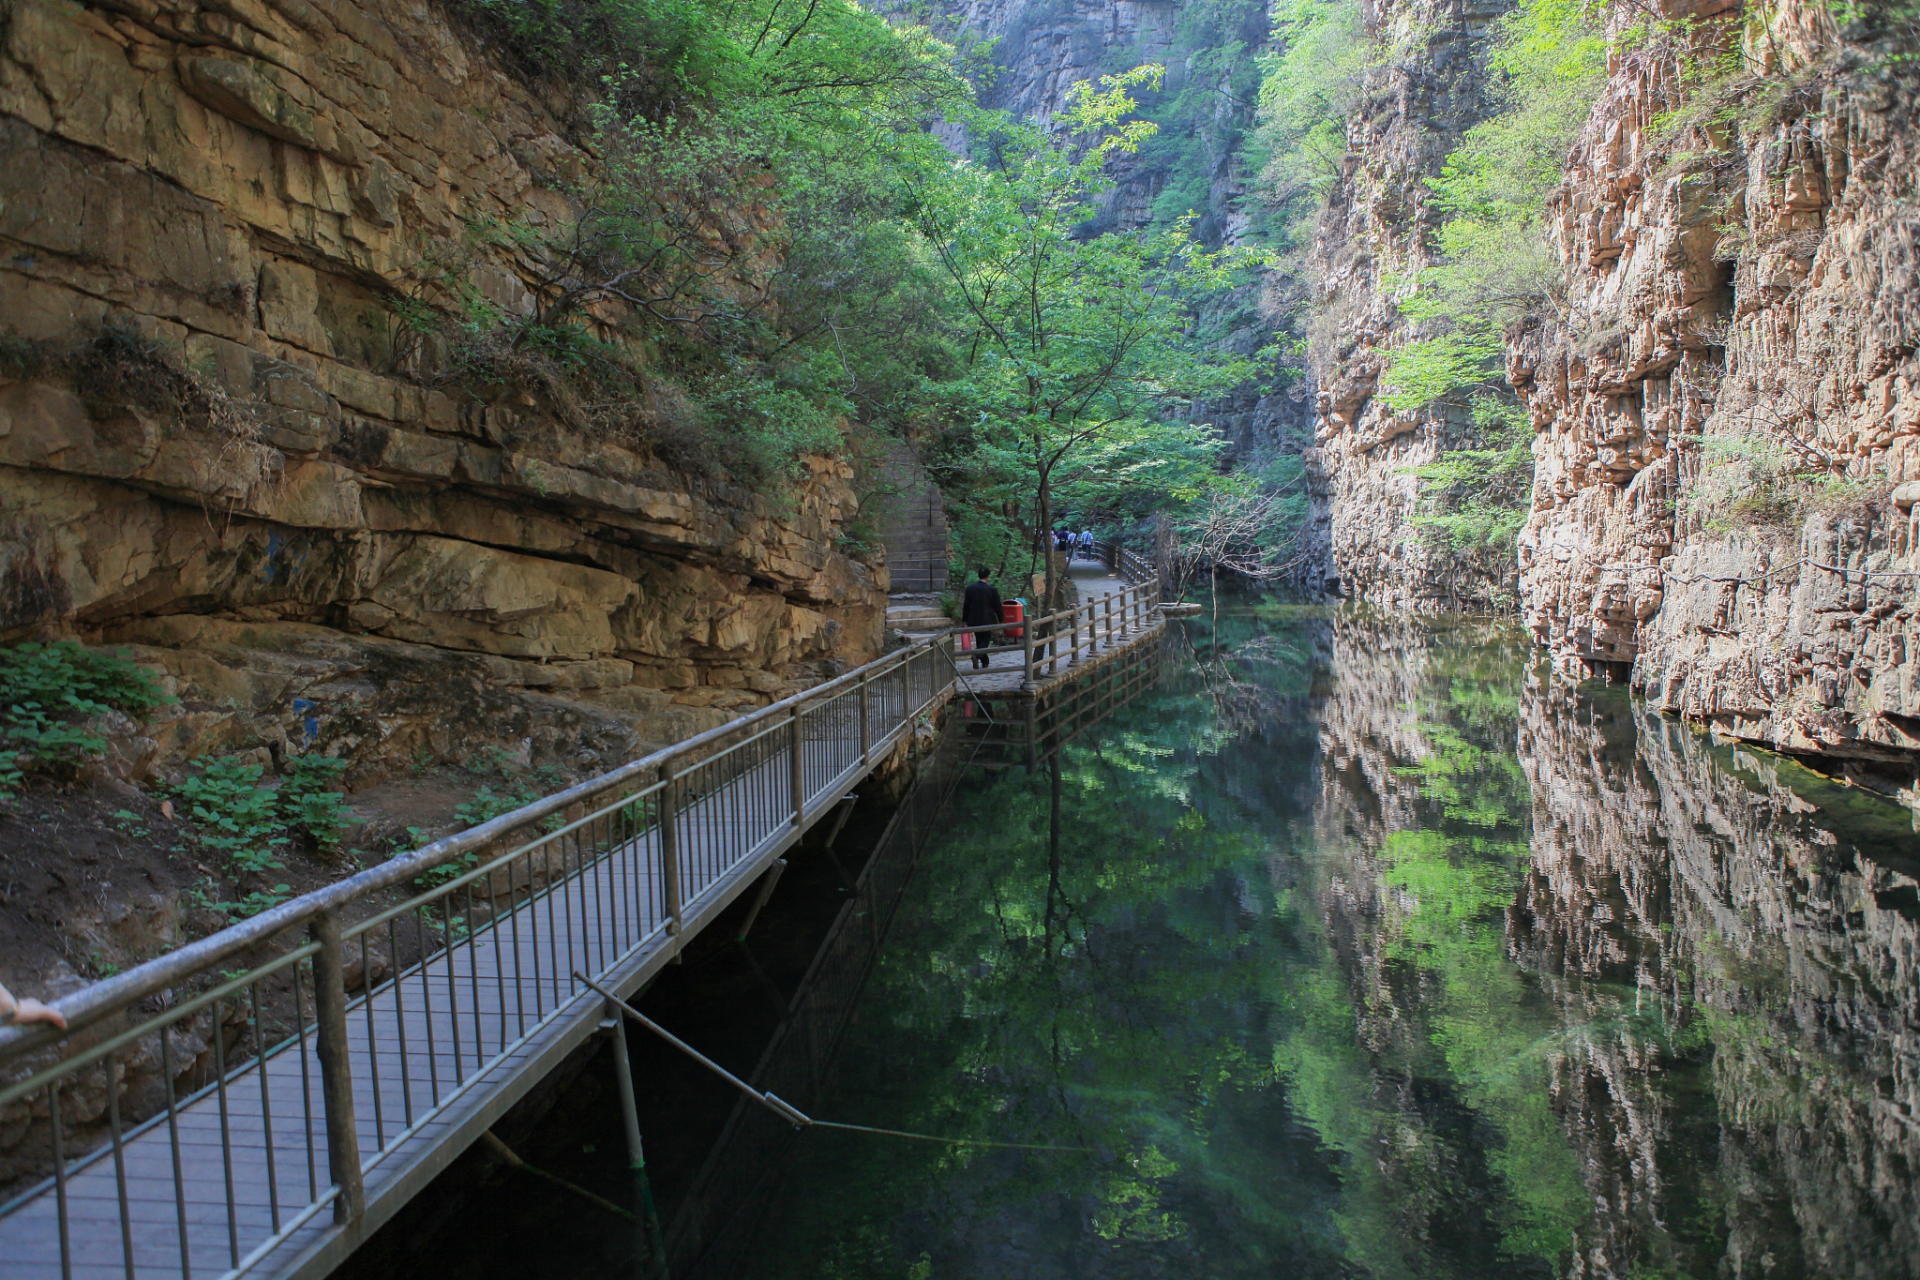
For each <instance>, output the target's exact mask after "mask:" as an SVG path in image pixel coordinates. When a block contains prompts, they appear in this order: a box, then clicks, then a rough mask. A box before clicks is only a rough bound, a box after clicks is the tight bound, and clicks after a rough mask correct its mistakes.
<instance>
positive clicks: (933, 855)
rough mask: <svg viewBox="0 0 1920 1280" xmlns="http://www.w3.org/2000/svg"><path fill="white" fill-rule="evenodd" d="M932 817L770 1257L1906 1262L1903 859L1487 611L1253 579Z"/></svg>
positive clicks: (770, 1230) (1803, 779)
mask: <svg viewBox="0 0 1920 1280" xmlns="http://www.w3.org/2000/svg"><path fill="white" fill-rule="evenodd" d="M1180 627H1181V630H1182V634H1181V635H1180V636H1179V637H1177V638H1175V639H1174V640H1173V641H1171V643H1174V644H1176V646H1177V650H1176V652H1174V653H1172V654H1171V655H1170V659H1171V660H1170V661H1169V663H1168V665H1167V675H1166V676H1165V678H1164V679H1163V680H1162V682H1161V684H1160V685H1159V686H1158V687H1157V688H1155V689H1153V690H1151V691H1149V692H1148V693H1147V694H1145V695H1144V696H1143V697H1142V698H1141V699H1139V700H1138V701H1136V702H1135V703H1134V704H1132V705H1130V706H1129V707H1127V708H1125V709H1124V710H1122V711H1121V712H1120V713H1119V714H1118V715H1117V716H1115V717H1114V718H1113V719H1112V720H1110V721H1108V722H1107V723H1105V724H1104V725H1102V726H1100V727H1099V728H1097V729H1096V730H1094V731H1093V732H1092V733H1090V734H1088V735H1087V736H1086V737H1084V738H1082V739H1081V740H1080V741H1078V742H1077V743H1074V744H1072V745H1070V746H1069V747H1068V748H1066V750H1065V751H1064V753H1063V754H1062V756H1061V757H1060V758H1059V760H1058V762H1057V767H1052V768H1048V769H1045V770H1043V771H1042V772H1040V773H1037V774H1032V775H1029V774H1027V773H1025V772H1019V771H1010V772H1001V773H997V774H986V773H983V772H976V773H975V774H973V775H971V776H970V777H969V779H968V781H966V782H965V783H964V784H963V785H962V787H961V789H960V791H959V793H958V795H957V796H956V798H955V799H954V801H953V803H952V805H951V812H950V819H951V820H950V822H948V823H947V824H946V833H945V834H944V835H943V836H942V837H941V838H940V840H939V842H938V844H937V845H936V847H935V848H934V849H933V850H932V851H931V852H930V853H929V854H928V855H927V857H926V858H925V860H924V862H923V865H922V868H921V870H920V873H919V876H918V878H917V879H916V881H915V882H914V884H913V886H912V888H911V890H910V891H909V896H908V898H907V901H906V903H905V905H904V907H903V909H902V910H901V912H900V914H899V917H898V920H897V922H896V924H895V927H894V932H893V934H892V935H891V936H890V938H889V939H888V941H887V945H886V950H885V952H884V954H883V956H882V958H881V961H880V963H879V967H878V969H877V970H876V972H875V974H874V976H873V978H872V979H871V981H870V982H869V984H868V986H867V988H866V991H865V994H864V996H863V998H862V1003H861V1007H860V1013H859V1016H858V1020H857V1022H856V1023H855V1025H854V1027H853V1029H852V1031H851V1032H850V1034H849V1035H848V1037H847V1039H846V1041H845V1043H844V1044H843V1046H842V1049H841V1052H840V1054H839V1057H838V1060H837V1062H838V1065H837V1068H836V1075H835V1079H834V1082H833V1085H832V1088H831V1090H830V1092H829V1093H828V1094H827V1095H826V1096H825V1097H824V1098H822V1099H819V1100H818V1101H817V1102H816V1104H815V1105H814V1106H813V1107H811V1108H810V1109H811V1110H812V1111H813V1113H814V1114H816V1115H819V1116H822V1117H826V1118H833V1119H840V1120H849V1121H857V1122H860V1123H864V1124H870V1125H880V1126H888V1127H895V1128H902V1129H910V1130H915V1131H919V1132H925V1133H933V1134H942V1135H952V1136H956V1137H970V1138H983V1139H992V1140H996V1141H1000V1142H1014V1143H1031V1144H1044V1145H1048V1146H1055V1147H1062V1148H1068V1149H1066V1150H1058V1151H1023V1150H1012V1149H988V1148H967V1147H952V1146H943V1145H938V1144H932V1143H919V1142H908V1141H902V1140H898V1139H889V1138H877V1137H868V1136H863V1135H851V1134H844V1133H825V1132H820V1131H815V1132H813V1133H809V1134H807V1135H806V1136H805V1137H804V1139H803V1140H802V1141H801V1142H800V1143H798V1145H797V1148H796V1155H795V1157H794V1162H793V1163H792V1164H791V1166H790V1167H789V1168H788V1169H787V1170H786V1172H785V1181H784V1187H783V1191H782V1193H781V1195H780V1196H779V1198H778V1207H777V1208H776V1210H775V1211H774V1213H773V1214H772V1216H771V1217H770V1218H769V1219H767V1220H766V1221H764V1222H763V1223H762V1224H761V1226H760V1227H759V1229H758V1231H757V1232H756V1242H757V1249H758V1252H757V1256H756V1258H755V1260H754V1262H753V1264H752V1265H751V1266H750V1267H749V1268H748V1270H747V1271H746V1272H745V1274H747V1275H750V1276H752V1277H754V1278H755V1280H786V1278H791V1280H800V1278H803V1277H806V1278H819V1280H826V1278H827V1277H850V1278H854V1277H857V1278H861V1280H866V1278H869V1277H871V1278H874V1280H880V1278H882V1277H888V1278H899V1280H905V1278H907V1277H925V1278H927V1280H940V1278H943V1277H953V1278H955V1280H958V1278H961V1277H968V1278H971V1277H982V1278H985V1277H992V1278H994V1280H1000V1278H1004V1277H1022V1278H1025V1277H1033V1278H1036V1280H1037V1278H1042V1277H1046V1278H1051V1277H1062V1278H1065V1277H1150V1276H1168V1277H1176V1276H1177V1277H1218V1278H1220V1280H1226V1278H1228V1277H1256V1276H1258V1277H1282V1276H1285V1277H1317V1276H1329V1277H1333V1276H1340V1277H1380V1278H1383V1280H1384V1278H1386V1277H1402V1276H1406V1277H1442V1276H1445V1277H1476V1278H1477V1277H1502V1278H1504V1277H1529V1276H1543V1277H1544V1276H1569V1277H1575V1276H1577V1277H1621V1278H1624V1277H1649V1278H1650V1277H1661V1276H1699V1277H1730V1276H1739V1277H1745V1276H1756V1277H1796V1276H1847V1277H1855V1276H1859V1277H1867V1276H1876V1277H1878V1276H1886V1277H1909V1276H1915V1275H1920V1190H1917V1188H1920V1168H1917V1167H1916V1165H1917V1163H1920V1111H1917V1110H1916V1105H1917V1104H1920V1007H1917V1006H1920V990H1917V989H1916V972H1917V970H1920V892H1916V888H1915V884H1916V882H1915V879H1914V877H1915V875H1916V873H1917V872H1920V856H1916V855H1917V854H1920V841H1916V838H1915V836H1914V833H1913V827H1912V821H1911V819H1910V817H1909V814H1908V811H1907V810H1906V809H1905V808H1903V807H1901V806H1899V805H1897V804H1895V803H1893V802H1891V801H1888V800H1884V799H1881V798H1878V797H1872V796H1868V795H1866V794H1864V793H1862V792H1859V791H1855V790H1849V789H1845V788H1841V787H1838V786H1835V785H1833V784H1831V783H1829V782H1827V781H1826V780H1825V779H1823V778H1821V777H1820V776H1819V775H1817V774H1814V773H1811V772H1809V771H1807V770H1805V769H1802V768H1799V767H1797V766H1795V765H1793V764H1791V763H1788V762H1786V761H1783V760H1781V759H1779V758H1777V757H1773V756H1768V755H1765V754H1763V753H1759V752H1753V751H1745V750H1735V749H1733V748H1731V747H1722V746H1715V745H1713V744H1711V743H1710V742H1708V741H1707V740H1706V739H1704V738H1701V737H1699V736H1698V735H1696V734H1695V733H1693V732H1692V731H1690V730H1688V729H1687V728H1686V727H1684V726H1682V725H1679V724H1678V723H1675V722H1672V721H1668V720H1663V719H1661V718H1659V717H1655V716H1650V715H1648V714H1647V713H1646V712H1645V711H1644V710H1643V709H1640V708H1639V707H1638V706H1637V705H1636V704H1635V703H1634V702H1633V701H1632V700H1630V699H1629V698H1628V696H1627V695H1626V694H1625V693H1624V692H1623V691H1619V690H1611V689H1607V688H1605V687H1597V688H1596V687H1593V686H1583V687H1580V688H1574V687H1570V686H1567V685H1564V684H1560V683H1556V682H1554V681H1552V680H1550V679H1548V678H1547V677H1546V676H1545V674H1544V673H1542V672H1540V671H1538V670H1537V669H1536V668H1535V666H1534V662H1533V659H1532V657H1531V656H1530V653H1529V651H1528V649H1527V647H1526V645H1525V642H1524V637H1523V636H1521V635H1519V634H1517V633H1515V632H1513V631H1510V630H1503V629H1500V628H1497V627H1493V626H1489V625H1485V624H1481V623H1474V622H1469V621H1463V620H1449V619H1441V620H1432V621H1424V622H1423V621H1415V620H1407V619H1399V620H1382V619H1378V618H1369V617H1366V616H1362V615H1356V614H1335V613H1331V612H1328V611H1325V610H1316V609H1307V608H1298V607H1289V606H1286V605H1283V604H1279V603H1272V602H1268V603H1257V604H1251V603H1250V604H1242V605H1240V606H1237V607H1234V608H1231V609H1227V610H1223V611H1222V613H1221V614H1220V616H1219V617H1218V620H1217V624H1216V622H1215V620H1214V619H1212V618H1210V617H1204V616H1203V617H1202V618H1200V619H1197V620H1195V621H1192V622H1188V623H1184V624H1180Z"/></svg>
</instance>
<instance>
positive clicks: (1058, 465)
mask: <svg viewBox="0 0 1920 1280" xmlns="http://www.w3.org/2000/svg"><path fill="white" fill-rule="evenodd" d="M1159 78H1160V68H1158V67H1153V66H1146V67H1140V68H1136V69H1135V70H1133V71H1130V72H1127V73H1125V74H1122V75H1116V76H1103V77H1101V78H1100V79H1099V80H1098V81H1097V82H1094V81H1088V82H1083V83H1082V84H1080V85H1077V86H1075V88H1074V89H1073V90H1072V91H1071V92H1070V94H1069V105H1068V109H1067V112H1066V114H1065V117H1064V123H1065V126H1066V128H1065V133H1066V134H1067V135H1068V138H1067V139H1065V140H1062V139H1057V138H1055V137H1053V136H1050V135H1049V134H1047V133H1046V132H1045V131H1043V130H1041V129H1039V128H1037V127H1035V126H1033V125H1028V124H1019V123H1014V122H1012V121H1009V120H1007V119H1006V118H1005V117H1003V116H995V115H987V114H984V113H982V114H978V115H975V116H974V117H972V119H971V121H970V124H971V126H972V128H973V132H974V135H975V136H976V137H979V138H982V139H984V140H985V141H984V143H983V147H984V149H985V150H986V151H987V153H988V160H987V162H985V163H979V164H967V165H961V166H957V167H955V168H954V169H952V170H950V171H948V172H947V173H945V174H942V175H940V181H939V182H938V184H937V185H934V184H929V186H928V188H927V189H926V191H925V193H924V197H923V199H922V200H921V204H920V218H919V221H920V226H921V229H922V231H923V233H924V235H925V236H926V239H927V242H928V243H929V245H930V246H931V247H932V251H933V252H934V254H935V255H936V256H937V258H938V261H939V262H940V264H941V265H942V267H943V268H944V269H945V271H946V273H947V277H948V279H949V281H950V282H951V286H952V289H953V291H954V306H955V308H956V310H957V312H958V315H959V323H960V337H959V346H960V348H961V350H962V351H963V352H964V355H963V360H964V368H965V374H964V378H963V380H962V383H961V386H960V388H959V389H958V395H959V396H960V398H961V399H962V400H963V401H964V403H965V405H966V411H967V413H968V414H969V415H970V418H971V420H970V421H968V422H966V423H965V424H964V426H963V427H962V428H961V432H960V438H961V444H962V452H963V453H967V454H970V455H972V465H973V467H974V469H975V470H976V471H978V472H979V473H981V474H983V475H985V476H988V477H993V478H995V480H996V481H997V483H998V486H999V487H1000V488H1001V489H1002V490H1003V493H1004V494H1005V496H1004V497H1003V498H1002V501H1001V506H1002V508H1003V510H1005V512H1006V515H1007V517H1008V518H1009V519H1010V520H1011V521H1012V522H1013V523H1014V524H1015V525H1016V526H1017V527H1018V528H1019V530H1020V532H1021V534H1022V536H1023V537H1025V538H1026V540H1027V545H1028V546H1029V547H1030V546H1032V539H1033V537H1034V535H1035V534H1036V533H1037V531H1039V530H1043V529H1047V528H1050V527H1051V526H1052V524H1053V522H1054V518H1055V515H1056V513H1057V512H1058V511H1059V509H1060V508H1059V502H1058V497H1059V495H1060V493H1061V492H1062V490H1063V489H1067V488H1072V489H1073V490H1074V491H1075V496H1076V505H1079V504H1082V503H1085V502H1087V501H1090V500H1093V499H1095V498H1097V497H1099V496H1102V495H1114V494H1119V493H1124V492H1127V491H1130V490H1131V491H1146V490H1151V491H1152V492H1155V493H1158V494H1163V495H1169V496H1173V497H1180V496H1184V495H1187V494H1190V493H1192V492H1197V491H1198V490H1199V489H1200V488H1202V487H1204V486H1205V485H1206V484H1208V483H1210V478H1211V475H1212V467H1211V465H1210V464H1211V460H1212V456H1213V451H1214V450H1215V449H1216V448H1217V445H1215V443H1214V436H1213V433H1212V432H1211V431H1210V430H1209V429H1208V428H1206V427H1204V426H1201V425H1197V424H1194V423H1192V422H1190V421H1186V420H1184V415H1182V414H1180V413H1179V412H1178V407H1179V406H1181V405H1188V406H1190V405H1191V404H1192V403H1193V402H1194V401H1196V400H1198V399H1202V398H1204V397H1206V396H1207V395H1209V394H1217V393H1218V392H1221V391H1224V390H1225V389H1227V388H1229V387H1231V386H1233V385H1235V384H1236V383H1238V382H1240V381H1243V380H1245V378H1246V377H1247V376H1248V373H1249V370H1250V365H1249V362H1248V361H1246V360H1244V359H1238V358H1234V357H1229V356H1226V355H1223V354H1221V353H1218V352H1214V351H1210V350H1207V349H1206V348H1204V347H1203V346H1202V345H1201V344H1199V343H1198V342H1196V341H1195V340H1194V339H1193V337H1192V336H1191V334H1190V329H1191V304H1192V302H1193V300H1194V299H1195V298H1197V297H1199V296H1200V295H1202V294H1203V293H1205V292H1206V291H1208V290H1212V289H1216V288H1219V287H1220V286H1221V285H1223V284H1224V283H1225V282H1226V281H1227V280H1228V279H1229V277H1230V276H1231V274H1232V273H1233V271H1234V270H1235V268H1236V266H1237V265H1238V264H1239V261H1240V259H1239V257H1238V256H1237V255H1234V254H1230V253H1220V252H1208V251H1207V250H1206V249H1205V248H1204V246H1202V245H1201V244H1200V243H1199V242H1198V241H1197V240H1195V239H1194V237H1193V235H1192V232H1191V226H1190V220H1188V219H1181V220H1179V221H1177V222H1176V223H1174V224H1173V225H1171V226H1168V227H1162V228H1158V229H1152V230H1144V231H1138V232H1114V233H1109V234H1106V235H1097V236H1092V237H1083V236H1082V235H1080V234H1079V233H1078V229H1079V228H1080V227H1081V225H1082V224H1083V223H1084V222H1085V221H1086V219H1087V215H1088V213H1089V210H1090V208H1091V202H1092V200H1093V198H1094V197H1095V196H1096V195H1098V194H1099V193H1100V192H1101V191H1103V190H1105V189H1106V188H1107V186H1108V185H1109V181H1108V179H1107V177H1106V167H1107V165H1108V162H1109V161H1110V160H1112V159H1113V158H1114V157H1115V156H1117V155H1120V154H1125V153H1130V152H1132V151H1134V150H1136V149H1137V148H1138V147H1139V145H1140V143H1141V142H1142V141H1143V140H1144V139H1145V138H1147V137H1150V136H1151V135H1152V133H1153V130H1154V126H1153V125H1152V124H1151V123H1150V122H1147V121H1144V120H1139V119H1135V118H1132V113H1133V109H1134V101H1133V98H1132V96H1131V93H1130V91H1131V90H1132V89H1134V88H1135V87H1137V86H1141V85H1155V84H1158V82H1159ZM1070 143H1071V144H1072V145H1069V144H1070ZM1015 492H1018V493H1019V494H1020V500H1018V501H1015V500H1014V499H1013V497H1012V495H1013V493H1015ZM989 500H991V499H989ZM1050 574H1051V568H1050V567H1049V575H1050ZM1047 594H1048V597H1049V598H1052V595H1053V584H1052V583H1051V581H1049V582H1048V586H1047Z"/></svg>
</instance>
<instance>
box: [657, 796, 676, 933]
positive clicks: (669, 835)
mask: <svg viewBox="0 0 1920 1280" xmlns="http://www.w3.org/2000/svg"><path fill="white" fill-rule="evenodd" d="M660 783H661V786H660V894H661V899H662V901H661V905H662V906H664V907H665V908H666V911H667V933H668V935H669V936H672V937H678V936H679V934H680V823H679V820H678V817H677V815H676V813H675V810H676V809H677V808H679V804H678V801H679V795H678V792H679V790H680V784H679V781H678V780H677V779H676V778H675V777H674V776H673V772H672V770H670V769H669V768H668V767H667V766H666V765H661V766H660Z"/></svg>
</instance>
